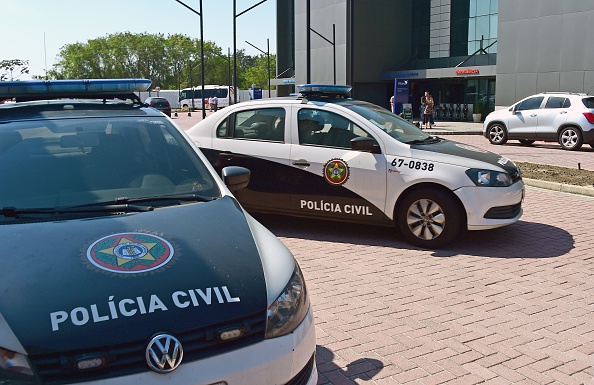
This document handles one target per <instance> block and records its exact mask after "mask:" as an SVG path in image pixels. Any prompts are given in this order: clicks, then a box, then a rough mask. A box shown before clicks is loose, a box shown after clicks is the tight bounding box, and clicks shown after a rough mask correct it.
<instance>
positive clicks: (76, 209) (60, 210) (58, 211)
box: [0, 203, 155, 218]
mask: <svg viewBox="0 0 594 385" xmlns="http://www.w3.org/2000/svg"><path fill="white" fill-rule="evenodd" d="M154 209H155V208H154V207H153V206H140V205H131V204H128V203H116V204H100V205H85V206H72V207H52V208H38V209H34V208H32V209H19V208H16V207H4V208H2V209H0V215H2V216H4V217H7V218H19V217H22V216H23V215H63V214H92V213H121V212H126V213H140V212H146V211H153V210H154Z"/></svg>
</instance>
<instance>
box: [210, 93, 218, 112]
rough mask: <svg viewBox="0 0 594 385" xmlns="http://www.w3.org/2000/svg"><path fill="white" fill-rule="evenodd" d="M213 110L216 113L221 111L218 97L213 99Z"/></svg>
mask: <svg viewBox="0 0 594 385" xmlns="http://www.w3.org/2000/svg"><path fill="white" fill-rule="evenodd" d="M211 109H212V110H214V112H217V110H218V109H219V98H217V96H216V95H214V96H213V97H212V104H211Z"/></svg>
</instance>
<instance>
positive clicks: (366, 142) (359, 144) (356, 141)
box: [351, 136, 382, 154]
mask: <svg viewBox="0 0 594 385" xmlns="http://www.w3.org/2000/svg"><path fill="white" fill-rule="evenodd" d="M351 150H354V151H363V152H370V153H372V154H381V152H382V151H381V149H380V146H379V144H378V143H377V141H376V140H375V139H373V138H368V137H365V136H359V137H357V138H353V139H351Z"/></svg>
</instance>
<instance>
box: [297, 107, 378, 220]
mask: <svg viewBox="0 0 594 385" xmlns="http://www.w3.org/2000/svg"><path fill="white" fill-rule="evenodd" d="M308 117H313V118H314V120H317V121H318V126H317V127H315V128H314V129H313V130H314V131H313V132H311V133H310V132H306V133H304V132H303V127H304V126H303V124H304V122H305V120H306V118H308ZM291 125H292V127H293V129H292V130H291V131H292V132H291V142H292V145H291V154H290V161H291V166H292V167H293V171H292V172H291V175H292V178H291V186H292V187H291V190H292V193H291V203H290V210H291V212H292V213H293V214H294V215H299V216H308V217H316V218H323V219H333V220H341V221H350V222H367V223H377V224H379V223H384V222H385V221H386V220H387V218H386V216H385V215H384V213H383V210H384V208H385V202H386V179H387V176H386V173H387V164H386V159H385V156H384V155H383V154H381V153H380V152H381V151H377V153H373V152H369V151H360V150H353V149H352V148H351V139H354V138H359V137H362V138H369V139H371V140H375V141H377V138H374V136H373V134H372V133H371V130H369V129H365V128H364V127H363V124H356V123H355V122H354V121H353V120H351V119H350V118H349V117H347V116H344V115H341V114H340V113H339V112H331V111H328V110H327V109H316V108H313V107H312V108H310V107H301V106H299V107H294V108H293V110H292V112H291ZM300 126H301V127H300ZM306 130H307V131H309V130H310V127H309V126H308V127H307V128H306ZM300 133H301V135H300ZM306 134H311V135H306ZM304 137H307V138H308V140H304ZM377 148H378V150H379V146H377Z"/></svg>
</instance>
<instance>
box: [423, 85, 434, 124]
mask: <svg viewBox="0 0 594 385" xmlns="http://www.w3.org/2000/svg"><path fill="white" fill-rule="evenodd" d="M423 101H424V102H425V104H424V106H425V107H424V109H423V128H425V129H427V128H430V127H432V126H433V108H434V106H435V102H434V101H433V97H432V96H431V94H430V93H429V92H428V91H425V95H424V96H423V98H421V103H422V102H423Z"/></svg>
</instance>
